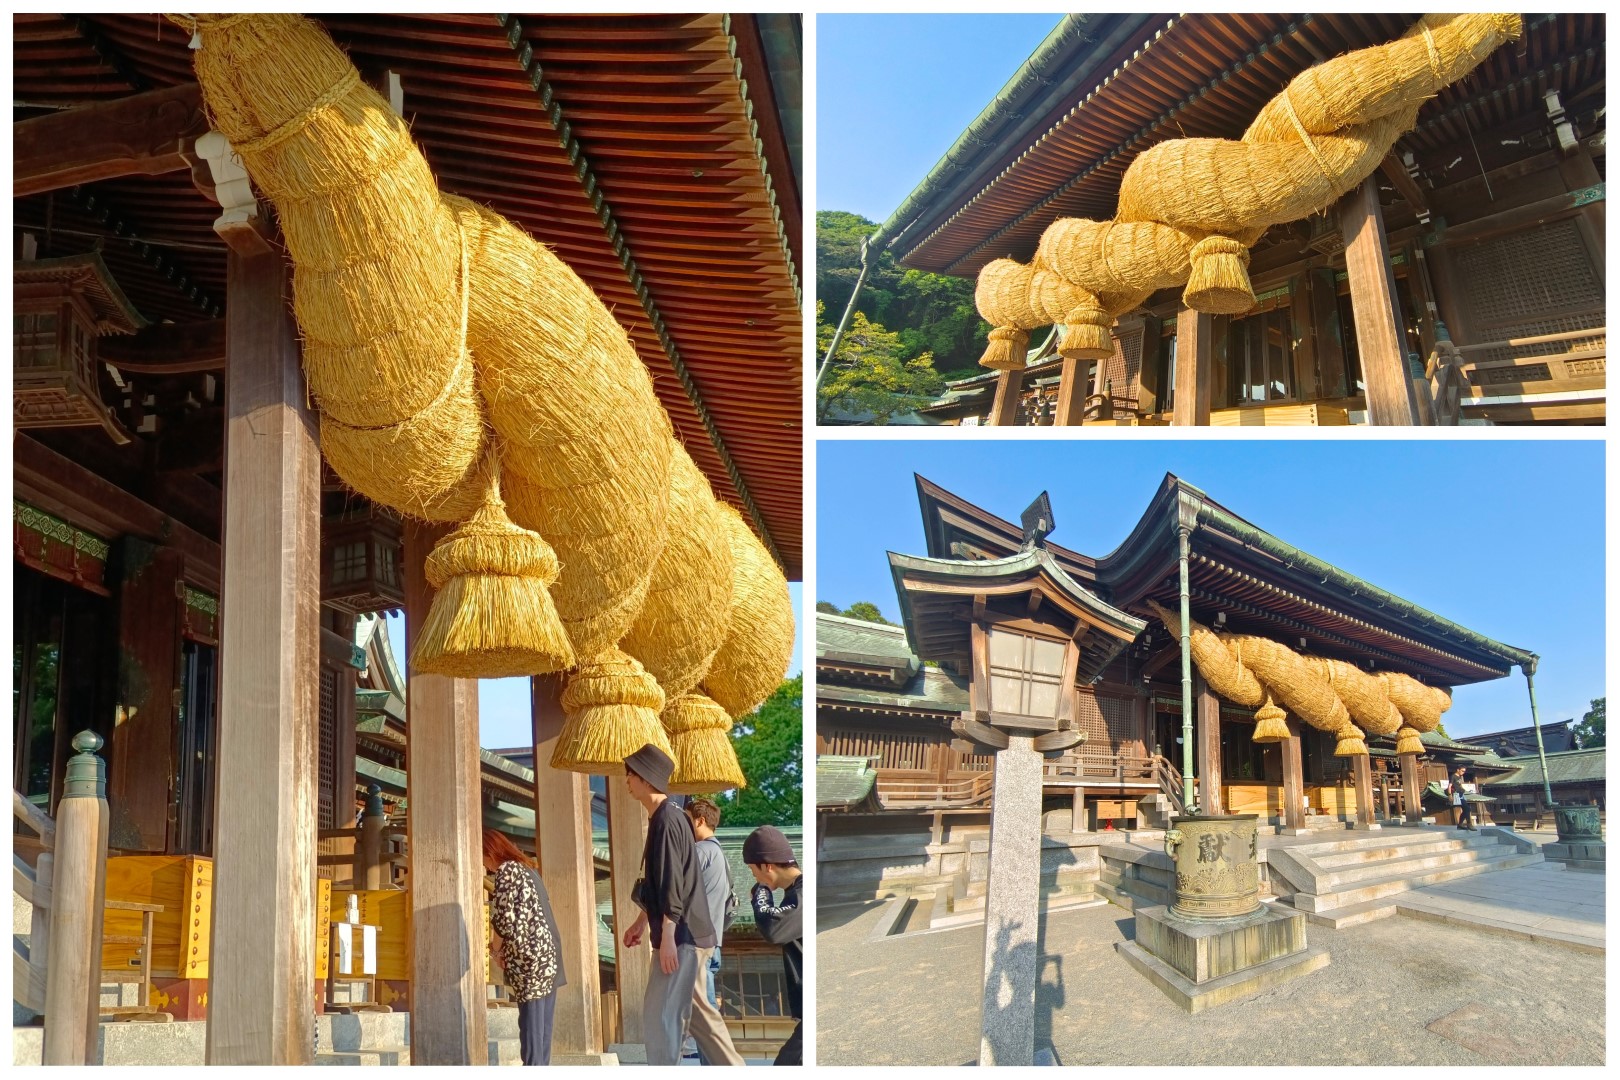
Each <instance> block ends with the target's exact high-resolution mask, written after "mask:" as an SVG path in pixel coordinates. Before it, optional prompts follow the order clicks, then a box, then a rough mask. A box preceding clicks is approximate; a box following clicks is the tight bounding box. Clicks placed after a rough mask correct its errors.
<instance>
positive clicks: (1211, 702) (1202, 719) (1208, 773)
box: [1193, 675, 1226, 814]
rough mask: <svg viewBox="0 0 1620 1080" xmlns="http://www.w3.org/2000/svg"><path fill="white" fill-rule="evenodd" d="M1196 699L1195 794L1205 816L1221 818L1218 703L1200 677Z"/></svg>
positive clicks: (1222, 811) (1223, 800)
mask: <svg viewBox="0 0 1620 1080" xmlns="http://www.w3.org/2000/svg"><path fill="white" fill-rule="evenodd" d="M1193 689H1194V691H1195V692H1196V693H1197V695H1198V790H1199V792H1200V794H1201V796H1202V798H1201V800H1200V804H1199V805H1200V806H1202V808H1203V812H1204V813H1206V814H1224V813H1226V810H1225V809H1224V807H1225V805H1226V793H1225V791H1224V789H1223V788H1222V785H1221V699H1220V698H1218V697H1216V696H1215V692H1214V691H1213V690H1211V689H1210V688H1209V684H1208V683H1206V682H1205V681H1204V678H1203V676H1201V675H1200V676H1198V678H1197V679H1196V680H1195V683H1194V687H1193Z"/></svg>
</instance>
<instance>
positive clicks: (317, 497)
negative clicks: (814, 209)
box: [12, 14, 803, 1064]
mask: <svg viewBox="0 0 1620 1080" xmlns="http://www.w3.org/2000/svg"><path fill="white" fill-rule="evenodd" d="M318 18H319V21H320V23H321V25H322V26H323V27H324V28H325V29H326V31H327V32H328V33H330V34H331V36H332V37H333V38H334V40H335V41H336V42H337V43H338V45H339V46H341V47H342V48H343V49H344V50H345V51H346V52H347V53H348V54H349V56H350V58H351V59H352V60H353V62H354V65H355V67H356V68H357V69H358V70H359V73H360V76H361V78H362V79H364V80H365V81H366V82H367V83H369V84H370V85H371V86H373V87H374V88H376V89H378V90H379V92H380V93H381V94H382V96H383V97H384V98H385V99H386V100H387V101H388V103H389V104H390V106H391V107H392V108H393V109H394V111H395V112H396V113H398V114H400V115H402V116H403V117H405V118H406V119H407V120H408V122H409V124H410V130H411V133H412V135H413V137H414V139H415V140H416V142H417V144H418V146H419V147H420V149H421V151H422V152H423V154H424V155H425V157H426V159H427V162H428V164H429V166H430V167H431V169H432V172H433V174H434V176H435V178H436V179H437V182H438V184H439V185H440V186H441V187H442V188H443V190H444V191H446V192H449V193H453V194H455V195H459V196H462V197H465V198H467V199H469V200H471V201H472V202H475V203H478V204H480V205H482V206H486V207H489V208H491V209H493V210H494V211H496V212H498V213H500V214H502V215H504V216H505V217H506V218H508V219H509V220H511V221H512V222H514V223H516V224H517V225H518V226H519V227H520V228H522V229H525V230H527V231H528V232H529V233H530V234H532V235H533V236H534V237H535V238H536V239H538V240H540V241H541V242H543V243H545V244H546V245H548V246H549V247H550V248H551V249H552V250H553V251H555V252H556V253H557V255H558V256H559V257H561V258H562V259H563V260H565V261H566V262H567V263H568V264H569V265H570V266H571V267H573V269H574V270H575V271H576V272H577V273H578V274H579V276H580V277H581V278H582V279H583V280H584V281H585V283H586V284H587V285H588V286H590V288H591V289H593V290H594V291H595V292H596V294H597V295H598V296H599V297H600V298H601V299H602V301H603V302H604V303H605V304H607V305H608V306H609V307H610V308H611V309H612V311H613V312H614V314H615V316H616V318H617V319H618V320H619V321H620V323H621V324H622V325H623V327H624V329H625V331H626V332H627V334H628V335H629V338H630V340H631V342H632V343H633V344H634V347H635V349H636V350H637V352H638V354H639V356H640V358H641V360H642V361H643V362H644V363H645V365H646V366H647V368H648V369H649V371H650V372H651V375H652V381H653V384H654V387H655V389H656V391H657V393H658V396H659V399H660V402H661V404H662V405H663V407H664V408H665V410H667V412H668V414H669V417H670V420H671V422H672V424H673V427H674V433H675V436H676V437H677V438H678V439H680V441H681V442H682V443H683V444H684V446H685V448H686V449H687V451H688V452H689V453H690V455H691V457H692V459H693V460H694V461H695V462H696V464H697V465H698V467H699V468H700V469H701V470H702V472H703V473H704V475H705V476H706V477H707V479H708V481H709V483H710V484H711V485H712V487H713V490H714V494H715V496H716V497H717V498H718V499H720V500H722V501H725V502H727V503H729V504H731V505H732V506H734V507H736V508H737V509H738V510H739V511H740V512H741V514H742V516H743V518H744V520H745V521H747V522H748V523H749V525H750V527H751V528H752V529H753V530H754V532H755V533H756V534H757V535H758V537H759V538H760V540H761V541H762V543H763V545H764V547H765V548H766V549H767V550H768V551H769V552H770V553H771V554H772V556H773V557H774V558H775V559H776V560H777V561H778V562H779V564H780V565H781V566H782V568H783V570H784V571H785V573H786V575H787V577H788V578H789V579H792V580H797V579H798V578H799V577H800V574H801V557H802V554H801V536H802V534H801V522H800V517H801V482H802V479H801V471H802V470H801V457H802V451H801V435H800V423H801V410H802V401H801V393H800V387H801V381H800V380H801V378H802V369H803V363H802V347H801V323H802V318H801V298H800V292H799V281H800V276H801V273H802V267H801V263H800V257H801V250H802V248H801V237H800V228H801V209H800V202H799V190H800V183H801V181H800V175H799V168H800V160H801V158H800V141H801V131H800V124H801V119H800V118H801V113H802V108H801V103H800V82H799V78H800V52H799V49H800V37H801V25H800V18H799V16H797V15H724V14H713V15H612V14H599V15H556V14H545V15H500V16H494V15H477V14H473V15H380V14H362V15H327V16H320V17H318ZM12 29H13V53H12V65H13V82H12V97H13V150H14V169H13V215H12V216H13V250H14V308H15V315H14V326H13V330H14V334H13V350H14V356H13V360H14V363H13V405H14V408H13V417H14V421H15V429H16V430H15V434H14V436H13V442H12V447H13V459H14V472H13V572H14V580H15V593H14V596H15V599H14V603H13V622H14V630H15V641H16V648H17V653H16V656H15V657H14V661H15V663H14V668H15V670H16V671H17V672H18V674H19V679H18V685H17V687H16V689H15V693H14V695H13V701H14V706H13V724H14V746H15V752H14V759H13V784H14V789H15V793H16V796H17V797H16V799H15V800H14V808H16V810H17V813H18V815H19V816H21V817H26V818H31V819H33V820H35V821H36V822H37V821H38V820H39V819H38V818H37V817H33V815H35V814H36V813H37V812H43V813H44V814H46V815H52V814H54V813H56V810H57V805H58V803H57V800H58V799H59V797H60V796H61V794H62V791H61V788H62V775H63V766H64V763H65V761H66V758H67V756H68V755H69V754H70V753H71V749H70V746H69V743H70V740H71V739H72V738H73V737H74V735H75V734H76V733H78V732H81V731H86V730H88V731H93V732H96V733H97V734H99V735H100V736H101V738H102V739H104V740H105V743H106V745H105V748H104V749H103V750H102V751H101V753H102V756H103V757H104V758H105V759H106V761H107V763H108V779H107V801H108V803H109V807H110V814H111V825H110V830H111V835H110V838H109V846H110V848H111V850H112V855H113V856H114V858H115V859H116V858H119V857H125V856H129V857H134V856H140V857H153V858H158V857H163V858H176V859H188V860H192V861H193V864H195V865H206V867H207V870H206V873H207V876H208V877H209V879H210V881H211V905H210V907H209V909H208V910H204V911H198V912H196V913H195V915H194V919H195V922H196V926H195V929H194V932H193V933H192V934H191V935H190V936H191V937H194V938H195V942H194V944H195V947H196V948H198V949H202V950H204V951H206V952H207V953H208V954H209V955H208V961H209V963H208V990H207V996H208V1000H207V1015H208V1023H209V1027H208V1038H209V1050H208V1056H209V1061H210V1062H211V1063H218V1064H302V1063H307V1062H308V1061H309V1060H310V1054H311V1048H312V1046H313V1039H312V1029H311V1023H312V1020H311V1014H312V1006H314V1005H315V1004H316V1003H317V1002H318V1001H319V996H318V993H317V978H318V975H317V972H318V970H319V963H320V961H319V959H318V952H319V949H318V946H317V942H318V940H320V939H321V938H322V934H321V931H320V929H319V926H320V923H321V920H322V918H323V917H324V914H325V912H324V910H323V908H322V903H321V897H322V896H323V895H325V894H323V893H322V892H321V889H322V888H327V887H329V884H330V877H329V876H327V875H330V874H331V873H333V872H334V871H335V869H336V868H339V867H341V866H343V865H344V864H345V863H347V862H348V861H349V860H350V859H351V858H352V857H353V855H352V852H353V849H354V845H355V843H356V842H357V829H356V822H355V814H356V810H357V807H359V808H361V809H363V808H364V807H363V805H362V804H363V803H364V801H365V799H366V797H367V794H368V792H367V789H368V788H369V787H370V786H371V785H372V784H376V785H378V786H379V787H381V788H383V789H385V790H384V791H383V792H381V795H382V811H381V812H382V814H383V815H384V816H385V817H386V819H387V821H388V833H389V836H388V841H387V848H386V854H387V861H388V866H387V869H386V872H385V874H384V877H385V879H386V880H385V888H386V887H399V892H398V896H399V897H400V901H399V902H400V903H402V904H404V905H407V906H408V908H409V914H410V919H409V925H410V927H411V930H410V933H409V936H408V940H406V941H405V942H403V946H402V947H403V949H404V960H403V962H404V963H405V964H406V965H407V968H408V970H409V971H410V980H409V1005H410V1008H411V1010H412V1023H411V1039H412V1046H411V1053H412V1057H413V1060H414V1061H415V1062H417V1063H424V1064H458V1063H459V1064H468V1063H473V1064H482V1063H484V1061H485V1060H486V1053H487V1045H486V1041H485V1016H484V1011H485V1008H486V1005H485V998H486V986H485V976H484V970H483V965H482V964H481V963H477V962H470V958H471V960H473V961H475V960H476V958H477V957H479V956H481V954H482V951H483V950H482V944H481V939H480V938H479V927H480V926H481V924H482V919H481V917H480V915H479V913H478V911H477V908H476V904H477V901H478V898H479V896H480V895H481V881H482V878H483V870H482V866H481V864H480V859H479V856H478V846H477V830H478V828H479V827H480V826H481V825H482V824H484V823H485V822H488V821H491V820H492V819H495V820H499V815H500V814H501V813H502V811H501V808H502V807H503V806H506V807H509V808H510V807H523V808H525V809H526V811H527V813H528V815H529V817H528V823H529V824H528V827H529V830H530V832H531V834H532V835H531V836H530V837H528V838H524V839H526V842H525V843H524V846H525V847H532V848H533V849H534V850H535V851H536V852H537V853H538V856H539V859H540V862H541V864H542V872H543V874H544V877H545V880H546V882H547V885H548V888H549V891H550V894H551V898H552V903H553V908H554V912H555V914H556V917H557V920H558V922H559V925H560V929H561V932H562V935H563V939H564V940H563V942H562V948H563V950H564V952H565V954H567V955H568V957H569V967H568V974H569V982H568V985H567V987H566V988H565V989H564V990H563V991H562V992H561V993H560V994H559V999H558V1003H557V1009H556V1028H555V1039H554V1048H555V1052H556V1054H557V1057H556V1058H554V1059H553V1060H554V1061H569V1060H578V1061H589V1060H599V1055H601V1054H602V1053H603V1051H604V1050H605V1044H604V1037H603V1036H604V1020H603V1010H602V1007H601V1005H602V993H603V989H604V987H603V980H602V977H601V976H600V975H599V969H598V966H597V964H595V963H581V962H580V960H579V958H581V957H592V958H595V957H597V956H598V955H599V946H600V934H599V930H600V927H601V925H602V922H601V919H600V918H599V916H598V911H597V907H598V898H597V881H598V877H599V871H600V874H601V875H602V876H605V877H606V878H608V879H611V882H612V888H611V889H610V890H609V892H610V893H611V901H612V903H613V904H614V905H616V907H617V909H621V910H622V909H623V907H624V905H625V904H626V903H627V902H628V895H629V888H630V883H631V882H632V881H633V879H634V876H635V870H636V864H637V863H638V862H639V858H640V847H641V842H642V841H641V836H642V830H643V829H644V828H645V814H643V813H642V812H641V811H640V808H639V807H637V806H635V805H634V804H633V803H631V802H630V800H629V799H628V796H627V795H626V794H625V792H624V791H623V785H622V784H616V785H613V784H610V785H608V790H607V791H606V792H605V793H604V795H603V798H602V799H593V794H592V789H591V786H590V784H589V782H588V778H587V777H585V776H584V775H580V774H576V773H572V772H562V771H557V770H553V769H552V768H550V767H549V761H550V760H551V753H552V747H553V745H554V742H555V740H556V738H557V736H558V732H559V730H560V727H561V723H562V719H563V718H562V713H561V708H560V705H559V700H558V697H559V693H560V688H561V680H560V678H559V677H555V676H550V677H542V678H536V679H535V680H534V688H533V698H532V712H533V730H534V738H533V748H532V752H533V755H534V756H533V760H534V761H535V762H536V763H537V764H536V765H535V766H534V767H533V768H529V767H524V766H520V765H517V764H514V763H512V762H510V761H508V760H506V759H504V758H500V757H499V756H498V755H488V754H487V753H483V752H481V750H480V748H479V746H478V741H477V732H478V723H477V719H478V694H477V684H476V682H470V681H465V680H453V679H450V678H446V677H440V676H424V675H420V674H417V673H409V674H406V673H401V672H398V671H397V669H396V670H394V671H393V673H392V675H391V676H389V677H387V678H384V677H383V675H384V673H381V672H379V670H378V669H377V667H376V665H375V664H374V665H372V667H371V670H370V671H369V672H367V671H365V670H363V669H364V668H365V663H364V655H365V653H366V648H367V647H368V645H369V644H370V643H371V639H367V638H365V636H364V633H362V634H361V635H360V636H359V637H357V635H356V623H357V621H359V622H360V623H362V624H364V622H365V620H367V619H369V618H371V614H372V613H375V612H377V611H381V610H387V609H403V610H404V612H405V623H406V627H407V634H408V635H409V634H413V633H415V631H416V630H417V629H418V628H419V627H420V625H421V620H422V619H423V617H424V616H425V613H426V610H427V604H428V601H429V598H430V590H429V588H428V586H427V583H426V581H425V579H424V576H423V569H422V566H423V559H424V557H425V555H426V553H427V552H428V550H429V549H430V548H431V546H432V545H433V543H434V542H435V541H436V540H437V539H438V537H439V535H441V533H442V531H443V530H442V528H440V527H428V526H420V525H416V524H412V523H409V522H406V523H401V522H400V521H399V520H398V519H397V518H395V517H394V516H393V515H392V514H391V513H389V512H387V511H385V510H383V509H380V508H379V507H376V506H374V505H372V504H370V503H369V502H368V501H367V500H365V499H364V498H362V497H360V496H358V495H356V494H354V493H352V492H350V491H347V490H346V489H345V488H344V487H343V485H342V484H340V483H339V482H338V480H337V478H336V476H335V475H334V474H333V473H332V472H331V470H330V469H329V468H328V467H327V466H326V465H325V463H324V462H323V461H322V458H321V453H320V450H319V445H318V442H317V439H316V418H315V415H314V412H313V410H312V407H311V405H310V403H309V400H308V394H307V392H306V384H305V378H304V374H303V371H302V369H301V365H300V335H299V332H298V329H297V327H296V326H295V325H294V322H293V317H292V312H291V310H290V304H289V297H290V267H289V263H288V260H287V258H286V256H285V254H284V250H283V246H282V243H281V240H280V237H279V235H278V232H277V225H276V221H275V217H274V211H273V210H272V209H271V207H270V205H269V203H268V202H265V201H262V200H261V197H260V195H259V193H258V192H257V191H256V190H254V188H253V187H252V186H251V184H250V183H249V181H248V179H247V178H246V176H245V175H244V174H243V173H242V172H241V170H240V168H236V169H234V171H233V169H232V166H231V162H230V159H229V158H228V157H223V156H221V155H220V154H219V152H218V151H219V148H218V145H217V143H218V142H219V140H218V138H217V136H214V137H212V138H211V137H210V132H209V124H208V117H207V115H206V114H205V112H204V110H203V108H202V104H201V96H200V92H199V88H198V86H197V84H196V78H195V74H194V71H193V64H192V53H191V52H190V50H189V49H188V34H187V33H186V32H183V31H182V30H180V29H178V28H177V27H176V26H175V25H174V24H173V23H170V22H167V21H165V19H164V18H163V17H162V16H159V15H142V14H127V15H126V14H111V15H54V14H18V15H15V16H14V17H13V28H12ZM210 153H212V154H213V156H212V157H211V156H210ZM739 357H745V358H746V363H741V362H739ZM361 629H362V631H363V630H364V626H363V625H362V627H361ZM357 642H361V644H358V645H357ZM372 652H373V653H375V652H376V650H375V649H374V648H373V649H372ZM407 691H408V692H407ZM407 720H408V722H406V721H407ZM357 800H358V801H357ZM599 802H600V803H603V804H604V805H603V806H602V807H601V810H602V814H601V815H600V816H601V817H602V818H603V821H602V824H603V825H604V826H606V827H607V828H608V829H609V830H610V832H611V836H612V840H611V843H610V844H608V845H607V851H606V855H607V858H606V860H605V861H604V862H602V863H601V864H600V865H599V863H598V860H597V859H596V854H597V853H596V849H595V846H594V845H593V839H592V837H593V819H594V818H595V817H596V816H597V815H596V814H595V813H594V812H593V811H594V810H595V809H596V808H597V804H598V803H599ZM508 823H510V822H508ZM396 834H398V835H396ZM30 835H31V834H30V833H29V832H28V831H27V830H26V829H25V828H24V827H22V826H21V825H19V826H18V829H17V836H18V837H19V839H18V840H17V841H16V843H15V847H16V852H17V854H18V855H19V857H24V858H25V859H27V858H31V855H30V854H29V841H28V837H29V836H30ZM36 847H37V845H36ZM321 882H327V883H328V884H327V885H322V884H320V883H321ZM170 917H172V918H174V919H179V918H180V913H179V912H174V913H170ZM646 963H647V961H646V959H645V957H643V958H642V960H641V965H642V966H641V968H640V969H639V971H638V970H635V969H634V968H635V965H634V964H630V965H626V964H620V965H618V968H617V975H616V977H617V979H618V980H619V985H618V991H619V993H620V994H621V995H627V996H630V997H631V999H632V1000H635V999H638V998H639V993H640V991H639V988H638V984H637V983H636V981H635V980H636V979H637V978H643V979H644V978H645V964H646ZM624 1015H625V1023H624V1024H623V1029H624V1030H623V1031H622V1032H621V1033H620V1034H621V1037H623V1038H627V1039H628V1040H630V1041H637V1040H638V1039H639V1020H640V1016H639V1010H636V1009H633V1008H632V1009H626V1010H625V1013H624Z"/></svg>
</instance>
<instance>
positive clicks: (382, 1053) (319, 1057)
mask: <svg viewBox="0 0 1620 1080" xmlns="http://www.w3.org/2000/svg"><path fill="white" fill-rule="evenodd" d="M410 1063H411V1051H410V1049H409V1048H408V1047H404V1046H389V1047H376V1048H374V1049H370V1050H334V1051H332V1052H331V1053H326V1054H316V1055H315V1060H314V1061H312V1062H310V1064H311V1065H409V1064H410Z"/></svg>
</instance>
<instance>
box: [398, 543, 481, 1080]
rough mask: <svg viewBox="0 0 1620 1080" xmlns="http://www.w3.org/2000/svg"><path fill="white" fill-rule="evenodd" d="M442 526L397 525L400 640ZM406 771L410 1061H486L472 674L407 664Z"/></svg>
mask: <svg viewBox="0 0 1620 1080" xmlns="http://www.w3.org/2000/svg"><path fill="white" fill-rule="evenodd" d="M447 530H448V527H447V526H444V525H427V524H423V523H420V522H407V523H406V525H405V640H406V647H407V650H408V649H409V648H410V646H412V645H414V644H415V643H416V634H417V633H418V632H419V631H420V629H421V627H422V624H423V623H425V622H426V621H427V614H428V608H429V606H430V605H431V603H432V599H433V589H432V587H431V586H430V585H429V584H428V582H427V577H426V575H425V573H424V571H423V562H424V560H426V558H427V555H428V552H429V551H431V550H432V549H433V545H434V544H435V543H436V542H437V541H438V540H439V538H440V537H442V536H443V535H444V534H445V532H446V531H447ZM405 701H406V708H407V709H408V712H409V721H408V724H407V726H408V727H409V728H410V732H411V767H410V771H409V772H408V773H407V775H406V798H407V799H408V800H409V805H410V814H409V816H408V818H407V819H406V820H407V821H408V822H409V842H410V849H411V887H410V904H411V1061H412V1062H413V1063H414V1064H420V1065H485V1064H488V1062H489V1039H488V1036H487V1034H486V1032H487V1023H486V1013H487V1012H488V1009H489V1006H488V1004H487V1003H486V1001H487V994H486V992H485V989H484V988H485V984H486V982H487V979H486V977H485V970H486V968H485V957H486V956H487V946H486V944H485V938H484V864H483V828H484V820H483V798H482V795H481V792H480V781H479V758H478V681H477V680H476V679H452V678H449V677H447V676H444V675H426V674H421V673H418V672H415V671H412V672H411V673H410V674H409V684H408V687H407V690H406V695H405Z"/></svg>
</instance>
